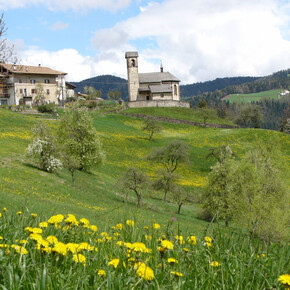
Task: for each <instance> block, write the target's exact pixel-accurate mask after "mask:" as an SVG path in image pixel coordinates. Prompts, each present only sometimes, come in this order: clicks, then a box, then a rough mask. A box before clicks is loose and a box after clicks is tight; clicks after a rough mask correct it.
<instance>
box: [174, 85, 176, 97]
mask: <svg viewBox="0 0 290 290" xmlns="http://www.w3.org/2000/svg"><path fill="white" fill-rule="evenodd" d="M174 95H175V96H177V85H174Z"/></svg>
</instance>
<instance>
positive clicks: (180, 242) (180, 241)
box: [175, 235, 185, 245]
mask: <svg viewBox="0 0 290 290" xmlns="http://www.w3.org/2000/svg"><path fill="white" fill-rule="evenodd" d="M175 239H176V240H177V241H178V243H179V244H180V245H182V244H184V243H185V242H184V240H183V236H178V235H177V236H175Z"/></svg>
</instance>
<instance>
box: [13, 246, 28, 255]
mask: <svg viewBox="0 0 290 290" xmlns="http://www.w3.org/2000/svg"><path fill="white" fill-rule="evenodd" d="M11 248H13V249H14V250H15V251H16V252H17V253H19V254H22V255H27V254H28V251H27V250H26V249H25V248H24V247H22V246H18V245H11Z"/></svg>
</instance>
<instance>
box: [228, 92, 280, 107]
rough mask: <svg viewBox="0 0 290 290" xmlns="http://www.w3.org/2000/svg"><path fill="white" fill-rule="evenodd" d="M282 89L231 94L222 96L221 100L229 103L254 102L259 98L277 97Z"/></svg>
mask: <svg viewBox="0 0 290 290" xmlns="http://www.w3.org/2000/svg"><path fill="white" fill-rule="evenodd" d="M282 91H283V90H281V89H277V90H270V91H265V92H259V93H253V94H231V95H228V96H226V97H224V98H223V101H229V102H230V103H238V104H240V103H249V102H256V101H259V100H261V99H278V98H279V93H280V92H282Z"/></svg>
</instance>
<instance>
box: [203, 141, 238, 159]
mask: <svg viewBox="0 0 290 290" xmlns="http://www.w3.org/2000/svg"><path fill="white" fill-rule="evenodd" d="M209 151H210V152H209V153H208V154H207V156H206V158H209V157H214V158H215V159H216V160H217V161H218V162H219V163H223V162H224V161H225V160H226V158H229V157H237V156H236V155H235V154H234V153H233V151H232V149H231V148H230V147H229V146H228V145H222V146H220V147H217V148H210V149H209Z"/></svg>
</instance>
